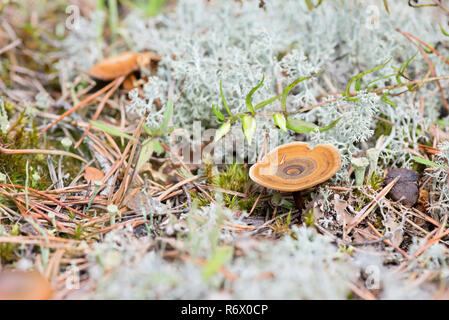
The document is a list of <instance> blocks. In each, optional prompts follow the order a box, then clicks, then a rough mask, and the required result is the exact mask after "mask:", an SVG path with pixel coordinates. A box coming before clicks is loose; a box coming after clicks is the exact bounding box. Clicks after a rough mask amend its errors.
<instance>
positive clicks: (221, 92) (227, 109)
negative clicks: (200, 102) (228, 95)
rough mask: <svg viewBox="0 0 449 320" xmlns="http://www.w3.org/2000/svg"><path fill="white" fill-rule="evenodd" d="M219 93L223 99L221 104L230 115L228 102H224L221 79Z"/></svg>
mask: <svg viewBox="0 0 449 320" xmlns="http://www.w3.org/2000/svg"><path fill="white" fill-rule="evenodd" d="M220 94H221V101H223V106H224V107H225V109H226V112H227V113H228V114H229V115H230V116H232V113H231V110H229V106H228V103H227V102H226V99H225V97H224V94H223V88H222V87H221V80H220Z"/></svg>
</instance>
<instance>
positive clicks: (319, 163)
mask: <svg viewBox="0 0 449 320" xmlns="http://www.w3.org/2000/svg"><path fill="white" fill-rule="evenodd" d="M340 166H341V158H340V153H339V152H338V150H337V148H335V147H334V146H332V145H328V144H324V145H323V144H322V145H317V146H315V147H314V148H313V149H311V148H310V146H309V144H307V143H304V142H291V143H287V144H284V145H282V146H279V147H277V148H275V149H274V150H272V151H271V152H269V153H268V154H266V155H265V157H264V158H263V159H262V161H261V162H257V163H255V164H254V165H253V166H252V167H251V168H250V170H249V176H250V178H251V179H252V180H253V181H254V182H256V183H258V184H260V185H262V186H264V187H266V188H269V189H273V190H278V191H289V192H293V198H294V199H295V203H296V205H297V206H298V208H299V209H302V207H303V205H302V201H301V196H300V191H301V190H305V189H308V188H311V187H314V186H316V185H318V184H320V183H322V182H324V181H326V180H328V179H330V178H331V177H332V176H333V175H334V174H335V173H336V172H337V171H338V170H339V169H340Z"/></svg>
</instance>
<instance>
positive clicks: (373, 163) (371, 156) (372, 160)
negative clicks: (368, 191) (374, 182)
mask: <svg viewBox="0 0 449 320" xmlns="http://www.w3.org/2000/svg"><path fill="white" fill-rule="evenodd" d="M379 155H380V150H379V149H376V148H371V149H368V150H366V157H367V158H368V161H369V171H368V181H369V180H370V179H371V176H372V175H373V174H374V173H375V172H376V170H377V162H378V161H379Z"/></svg>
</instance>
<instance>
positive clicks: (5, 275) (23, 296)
mask: <svg viewBox="0 0 449 320" xmlns="http://www.w3.org/2000/svg"><path fill="white" fill-rule="evenodd" d="M52 294H53V290H52V288H51V286H50V283H49V282H48V281H47V279H46V278H44V277H43V276H42V275H40V274H39V273H36V272H25V271H3V272H0V300H49V299H51V297H52Z"/></svg>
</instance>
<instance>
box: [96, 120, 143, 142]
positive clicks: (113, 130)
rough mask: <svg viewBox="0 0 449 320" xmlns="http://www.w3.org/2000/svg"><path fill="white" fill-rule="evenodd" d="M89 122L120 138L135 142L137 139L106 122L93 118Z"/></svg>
mask: <svg viewBox="0 0 449 320" xmlns="http://www.w3.org/2000/svg"><path fill="white" fill-rule="evenodd" d="M89 122H90V123H91V124H92V125H93V126H94V127H96V128H98V129H100V130H102V131H104V132H106V133H109V134H110V135H112V136H118V137H122V138H125V139H128V140H131V141H134V142H137V139H136V138H134V137H132V136H130V135H129V134H126V133H124V132H121V131H120V130H118V129H116V128H113V127H110V126H108V125H106V124H104V123H100V122H98V121H93V120H90V121H89Z"/></svg>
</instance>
